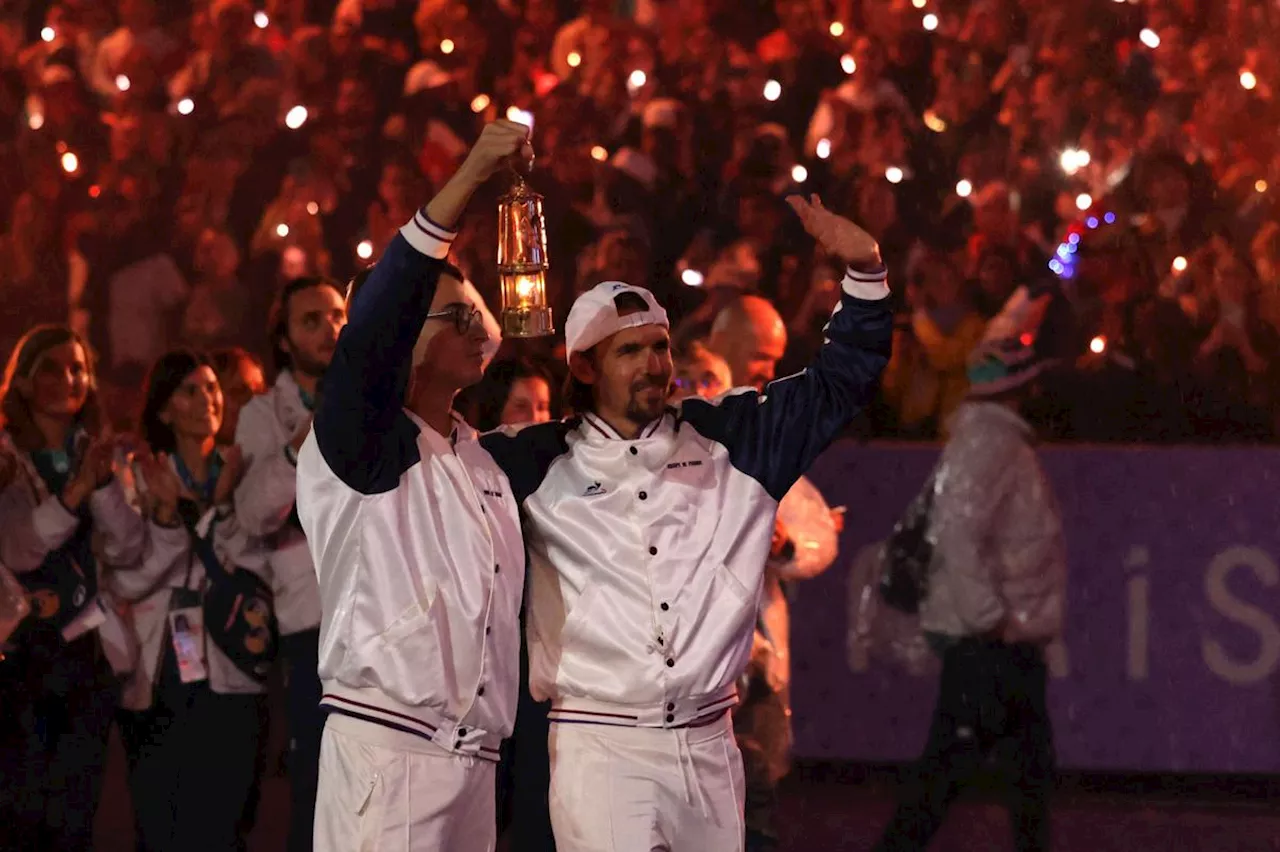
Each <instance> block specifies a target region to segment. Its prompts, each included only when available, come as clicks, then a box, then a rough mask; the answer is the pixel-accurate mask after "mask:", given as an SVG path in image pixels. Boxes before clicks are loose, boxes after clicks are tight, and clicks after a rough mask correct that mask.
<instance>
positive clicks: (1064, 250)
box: [1058, 243, 1071, 260]
mask: <svg viewBox="0 0 1280 852" xmlns="http://www.w3.org/2000/svg"><path fill="white" fill-rule="evenodd" d="M1058 257H1060V258H1062V259H1063V260H1067V259H1069V258H1070V257H1071V246H1069V245H1067V244H1066V243H1059V244H1058Z"/></svg>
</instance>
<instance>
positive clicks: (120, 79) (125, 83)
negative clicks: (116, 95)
mask: <svg viewBox="0 0 1280 852" xmlns="http://www.w3.org/2000/svg"><path fill="white" fill-rule="evenodd" d="M132 85H133V83H131V82H129V78H128V77H126V76H125V75H123V74H120V75H118V76H117V77H116V88H117V89H119V90H120V91H122V92H127V91H129V87H130V86H132Z"/></svg>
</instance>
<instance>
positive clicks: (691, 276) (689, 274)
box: [680, 269, 703, 287]
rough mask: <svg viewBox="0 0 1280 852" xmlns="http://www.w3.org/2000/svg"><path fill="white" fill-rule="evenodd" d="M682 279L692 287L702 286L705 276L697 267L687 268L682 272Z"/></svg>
mask: <svg viewBox="0 0 1280 852" xmlns="http://www.w3.org/2000/svg"><path fill="white" fill-rule="evenodd" d="M680 280H681V281H683V282H684V283H685V284H687V285H689V286H690V287H701V286H702V282H703V277H702V273H701V272H699V271H698V270H696V269H686V270H685V271H684V272H681V273H680Z"/></svg>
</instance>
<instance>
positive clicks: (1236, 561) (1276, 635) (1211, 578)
mask: <svg viewBox="0 0 1280 852" xmlns="http://www.w3.org/2000/svg"><path fill="white" fill-rule="evenodd" d="M1237 566H1244V567H1247V568H1252V569H1253V572H1254V574H1256V575H1257V576H1258V579H1259V580H1260V581H1262V584H1263V585H1264V586H1274V585H1276V584H1277V583H1280V568H1278V567H1276V563H1275V561H1274V560H1272V558H1271V557H1270V556H1269V555H1268V554H1267V553H1266V552H1265V551H1263V550H1260V549H1259V548H1256V547H1232V548H1229V549H1227V550H1224V551H1223V552H1222V553H1219V554H1218V555H1217V556H1216V557H1214V559H1213V561H1212V562H1210V563H1209V570H1208V571H1206V572H1205V577H1204V590H1205V597H1206V598H1208V600H1209V604H1210V606H1212V607H1213V608H1214V609H1215V610H1217V611H1218V612H1219V613H1221V614H1222V615H1224V616H1226V617H1227V618H1229V619H1231V620H1232V621H1234V622H1236V623H1237V624H1240V625H1243V626H1245V627H1248V628H1250V629H1252V630H1253V631H1254V632H1255V633H1257V634H1258V645H1259V648H1258V655H1257V657H1255V658H1254V659H1252V660H1248V661H1239V660H1235V659H1232V658H1231V656H1230V655H1229V654H1228V653H1227V650H1226V649H1225V648H1223V646H1222V645H1221V644H1220V643H1219V642H1218V641H1217V640H1216V639H1213V638H1210V637H1209V636H1204V637H1203V638H1202V639H1201V649H1202V653H1203V654H1204V661H1205V664H1206V665H1208V666H1209V670H1210V671H1212V672H1213V673H1214V674H1216V675H1218V677H1220V678H1222V679H1223V680H1225V681H1226V682H1227V683H1231V684H1235V685H1237V686H1243V685H1246V684H1251V683H1257V682H1258V681H1260V680H1263V679H1265V678H1267V677H1270V676H1271V673H1272V672H1273V671H1275V668H1276V664H1277V663H1280V626H1278V625H1277V624H1276V622H1275V620H1274V619H1273V618H1272V617H1271V615H1270V614H1268V613H1267V611H1266V610H1264V609H1262V608H1260V607H1257V606H1254V605H1253V604H1251V603H1246V602H1245V601H1243V600H1241V599H1240V598H1237V597H1236V596H1235V595H1233V594H1231V590H1230V589H1228V588H1227V575H1228V574H1230V573H1231V571H1232V569H1234V568H1236V567H1237Z"/></svg>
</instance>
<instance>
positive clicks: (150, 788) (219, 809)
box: [114, 350, 270, 852]
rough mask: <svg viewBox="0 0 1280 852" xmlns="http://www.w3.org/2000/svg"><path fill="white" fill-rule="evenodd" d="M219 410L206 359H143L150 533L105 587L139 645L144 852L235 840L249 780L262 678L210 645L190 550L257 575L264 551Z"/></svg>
mask: <svg viewBox="0 0 1280 852" xmlns="http://www.w3.org/2000/svg"><path fill="white" fill-rule="evenodd" d="M222 414H223V407H222V392H221V388H220V387H219V385H218V380H217V376H216V374H215V373H214V370H213V364H212V362H211V361H210V360H209V359H208V358H207V357H205V356H203V355H199V354H197V353H194V352H189V351H185V350H178V351H174V352H169V353H167V354H165V355H164V356H162V357H161V358H160V360H159V361H158V362H157V363H156V364H155V366H154V367H153V368H152V370H151V373H150V375H149V376H148V378H147V382H146V387H145V406H144V409H143V413H142V422H141V428H140V432H141V437H142V438H143V440H144V441H145V442H146V448H143V449H142V450H141V451H140V453H139V454H138V457H137V460H136V464H135V468H136V470H137V474H138V475H137V476H136V477H135V480H136V487H137V488H138V490H139V491H140V494H139V501H140V502H141V504H142V506H143V508H144V514H146V515H147V516H148V517H150V518H151V520H152V529H153V536H152V542H151V547H150V548H149V549H148V552H147V553H146V555H145V558H144V559H143V560H142V568H141V570H139V571H137V572H134V573H133V574H131V575H129V576H128V577H124V576H121V577H118V578H117V580H116V582H115V584H114V588H115V590H116V592H117V594H118V595H119V596H120V597H121V598H123V599H124V600H127V601H129V602H130V603H131V606H130V616H131V623H132V626H133V629H134V631H135V635H136V637H137V642H138V645H139V647H140V649H141V653H140V661H139V665H138V667H137V669H136V671H135V672H134V675H133V677H132V678H131V679H130V680H129V682H128V683H127V684H126V687H125V695H124V701H123V705H124V710H123V712H122V713H121V714H120V733H121V739H122V740H123V743H124V748H125V755H126V758H127V761H128V767H129V789H130V793H131V799H132V802H133V809H134V824H135V826H136V831H137V833H138V837H139V839H140V841H141V845H142V846H143V847H144V848H147V849H155V850H174V852H177V850H183V849H210V850H213V849H217V850H228V852H230V850H234V849H240V848H243V844H244V842H245V837H244V836H243V833H244V830H245V828H246V826H244V825H243V822H244V820H243V816H244V813H245V809H246V808H247V807H248V806H249V804H250V797H251V795H252V791H253V789H254V783H255V779H256V773H257V754H258V745H259V742H260V740H261V737H262V734H263V721H264V714H265V704H264V693H265V688H264V679H263V677H262V676H260V675H254V674H251V673H248V672H246V671H244V670H243V669H242V668H241V667H240V666H239V665H237V663H236V662H235V660H233V659H232V657H231V656H230V655H229V653H228V652H227V651H225V650H224V648H223V647H220V645H219V644H218V642H217V639H216V630H217V625H214V624H212V622H211V618H212V617H213V616H210V615H209V614H210V613H211V612H214V610H211V608H210V596H211V595H215V594H216V591H215V583H218V582H220V581H219V578H218V576H217V575H216V574H214V575H211V574H210V568H209V565H208V563H207V562H206V560H205V558H204V557H203V556H202V553H201V550H200V548H199V547H198V539H205V540H208V541H209V542H210V543H211V558H213V559H215V560H216V562H217V564H218V565H220V566H222V568H223V569H225V570H231V569H235V568H239V569H243V570H247V571H250V572H253V573H254V574H255V575H257V576H258V577H260V578H261V580H262V583H263V586H264V587H265V586H266V584H267V583H268V582H269V576H270V575H269V571H270V569H269V565H268V564H267V561H266V558H265V555H264V554H262V553H260V552H257V551H255V550H253V549H252V548H250V547H249V546H248V537H247V535H246V533H245V531H244V530H243V528H241V527H240V526H239V525H238V524H237V522H236V518H235V514H234V511H233V510H232V507H231V495H232V492H233V490H234V488H235V484H236V483H237V481H238V480H239V477H240V475H241V472H242V470H243V467H242V464H243V463H242V461H241V458H240V453H239V452H238V451H237V450H236V449H235V448H219V447H217V446H216V443H215V436H216V435H217V433H218V429H219V427H220V426H221V421H222ZM249 608H250V603H249V602H248V601H247V600H246V602H245V604H244V609H245V610H248V609H249ZM206 616H208V617H206Z"/></svg>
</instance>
